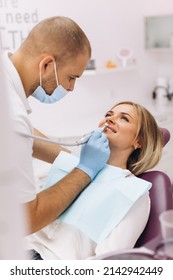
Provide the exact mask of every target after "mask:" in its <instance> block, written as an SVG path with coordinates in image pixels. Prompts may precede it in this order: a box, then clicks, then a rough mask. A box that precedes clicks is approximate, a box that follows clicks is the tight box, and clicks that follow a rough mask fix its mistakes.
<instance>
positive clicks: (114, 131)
mask: <svg viewBox="0 0 173 280" xmlns="http://www.w3.org/2000/svg"><path fill="white" fill-rule="evenodd" d="M106 130H110V131H112V132H113V133H117V132H116V130H115V129H114V128H112V127H111V126H109V125H108V126H107V128H106Z"/></svg>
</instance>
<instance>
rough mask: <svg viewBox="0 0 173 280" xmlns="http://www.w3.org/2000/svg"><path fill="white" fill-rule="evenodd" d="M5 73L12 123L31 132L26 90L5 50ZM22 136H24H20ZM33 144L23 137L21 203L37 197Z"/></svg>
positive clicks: (20, 149)
mask: <svg viewBox="0 0 173 280" xmlns="http://www.w3.org/2000/svg"><path fill="white" fill-rule="evenodd" d="M2 62H3V68H4V73H5V75H4V76H5V77H6V81H5V82H6V85H7V94H8V100H9V107H10V113H11V117H12V125H13V129H14V130H15V131H20V132H23V133H29V134H31V133H32V132H33V131H32V125H31V122H30V120H29V118H28V113H30V112H31V109H30V107H29V103H28V100H27V98H26V95H25V91H24V88H23V85H22V82H21V80H20V77H19V74H18V72H17V71H16V69H15V67H14V65H13V64H12V62H11V60H10V59H9V54H8V53H7V52H5V53H4V54H3V55H2ZM20 137H22V136H20ZM32 146H33V140H32V139H31V138H24V137H23V138H22V141H20V147H14V148H15V149H18V154H19V157H18V172H19V173H18V174H16V184H17V186H18V188H19V195H20V201H21V203H26V202H28V201H31V200H33V199H35V197H36V187H35V181H34V173H33V164H32V152H33V151H32Z"/></svg>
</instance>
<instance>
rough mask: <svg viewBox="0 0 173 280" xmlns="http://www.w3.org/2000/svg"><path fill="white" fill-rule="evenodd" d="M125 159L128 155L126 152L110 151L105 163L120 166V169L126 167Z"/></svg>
mask: <svg viewBox="0 0 173 280" xmlns="http://www.w3.org/2000/svg"><path fill="white" fill-rule="evenodd" d="M127 160H128V156H127V154H126V153H124V152H121V153H115V152H112V151H111V154H110V157H109V160H108V162H107V164H109V165H113V166H116V167H120V168H122V169H127Z"/></svg>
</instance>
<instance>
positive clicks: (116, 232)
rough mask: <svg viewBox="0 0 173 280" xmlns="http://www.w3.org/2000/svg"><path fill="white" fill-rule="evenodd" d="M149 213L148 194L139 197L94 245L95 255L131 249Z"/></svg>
mask: <svg viewBox="0 0 173 280" xmlns="http://www.w3.org/2000/svg"><path fill="white" fill-rule="evenodd" d="M149 213H150V198H149V194H148V193H147V194H145V195H143V196H142V197H140V198H139V199H138V200H137V201H136V203H135V204H134V205H133V207H132V208H131V210H130V211H129V213H128V214H127V215H126V216H125V218H124V219H123V220H122V221H121V222H120V224H119V225H118V226H116V227H115V228H114V229H113V231H112V232H111V233H110V235H109V236H108V237H107V238H106V239H105V240H104V241H102V242H100V243H99V244H98V245H97V247H96V255H100V254H105V253H108V252H111V251H116V250H121V249H131V248H133V247H134V245H135V243H136V241H137V239H138V238H139V236H140V234H141V233H142V231H143V230H144V228H145V225H146V223H147V221H148V217H149Z"/></svg>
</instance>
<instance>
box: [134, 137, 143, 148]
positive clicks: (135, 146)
mask: <svg viewBox="0 0 173 280" xmlns="http://www.w3.org/2000/svg"><path fill="white" fill-rule="evenodd" d="M133 146H134V149H135V150H136V149H138V148H141V147H142V140H139V139H136V141H135V143H134V145H133Z"/></svg>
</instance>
